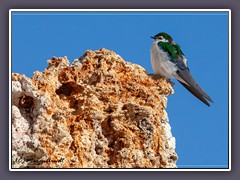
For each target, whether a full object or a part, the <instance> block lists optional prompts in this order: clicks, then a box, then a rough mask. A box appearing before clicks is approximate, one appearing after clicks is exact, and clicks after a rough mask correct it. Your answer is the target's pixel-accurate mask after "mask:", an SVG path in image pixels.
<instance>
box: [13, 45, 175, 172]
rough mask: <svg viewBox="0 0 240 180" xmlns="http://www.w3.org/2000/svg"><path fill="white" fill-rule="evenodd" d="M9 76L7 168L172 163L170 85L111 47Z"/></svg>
mask: <svg viewBox="0 0 240 180" xmlns="http://www.w3.org/2000/svg"><path fill="white" fill-rule="evenodd" d="M48 64H49V65H48V67H47V69H45V70H44V71H43V72H39V71H36V72H34V76H33V77H32V78H27V77H26V76H25V75H21V74H17V73H13V74H12V168H175V167H176V161H177V155H176V153H175V150H174V149H175V138H174V137H172V134H171V131H170V130H171V128H170V125H169V121H168V117H167V113H166V110H165V109H166V106H167V97H166V96H168V95H170V94H172V93H173V89H172V86H171V84H170V83H169V82H168V81H167V80H166V79H164V78H161V77H159V76H157V75H148V74H147V72H146V70H145V69H143V68H142V67H141V66H139V65H136V64H132V63H129V62H125V61H124V60H123V59H122V58H121V57H120V56H119V55H117V54H115V53H114V52H113V51H109V50H106V49H100V50H97V51H90V50H89V51H87V52H86V53H85V54H84V55H83V56H82V57H80V58H79V59H78V60H75V61H74V62H73V63H72V65H69V61H68V60H67V58H66V57H63V58H62V57H60V58H57V57H53V58H52V59H51V60H49V61H48Z"/></svg>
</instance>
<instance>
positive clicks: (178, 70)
mask: <svg viewBox="0 0 240 180" xmlns="http://www.w3.org/2000/svg"><path fill="white" fill-rule="evenodd" d="M151 38H152V39H153V43H152V45H151V48H150V54H151V64H152V68H153V71H154V72H155V73H156V74H158V75H160V76H163V77H165V78H167V79H169V80H170V79H171V78H176V79H177V80H178V81H179V82H180V83H181V84H182V85H183V86H184V87H185V88H186V89H187V90H188V91H189V92H191V93H192V94H193V95H194V96H195V97H197V98H198V99H199V100H200V101H202V102H203V103H204V104H206V105H207V106H210V103H209V102H211V103H213V100H212V99H211V98H210V96H209V95H208V94H207V93H206V92H205V91H204V90H203V89H202V88H201V87H200V86H199V85H198V84H197V82H196V81H195V80H194V78H193V76H192V75H191V74H190V70H189V67H188V65H187V59H186V57H185V55H184V53H183V51H182V50H181V48H180V46H179V45H178V44H176V43H175V42H174V40H173V39H172V37H171V36H170V35H169V34H167V33H165V32H161V33H158V34H156V35H155V36H153V37H152V36H151Z"/></svg>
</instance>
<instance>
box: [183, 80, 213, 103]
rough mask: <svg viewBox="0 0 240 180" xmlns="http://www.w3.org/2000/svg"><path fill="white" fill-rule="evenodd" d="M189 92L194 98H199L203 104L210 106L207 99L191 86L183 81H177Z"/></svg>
mask: <svg viewBox="0 0 240 180" xmlns="http://www.w3.org/2000/svg"><path fill="white" fill-rule="evenodd" d="M179 82H180V83H181V84H182V85H183V86H184V87H185V88H186V89H187V90H188V91H189V92H190V93H192V94H193V95H194V96H195V97H196V98H198V99H199V100H201V101H202V102H203V103H204V104H206V105H207V106H210V104H209V103H208V102H207V100H206V99H205V98H204V97H203V96H202V95H201V94H200V93H199V92H198V91H196V90H195V89H194V88H193V87H191V86H188V85H186V84H185V83H182V82H181V81H179Z"/></svg>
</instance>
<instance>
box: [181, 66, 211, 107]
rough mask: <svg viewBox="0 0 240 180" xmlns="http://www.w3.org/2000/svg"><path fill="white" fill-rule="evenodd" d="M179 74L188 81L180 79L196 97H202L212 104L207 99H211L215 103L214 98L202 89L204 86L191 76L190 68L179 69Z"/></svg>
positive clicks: (202, 99) (204, 101)
mask: <svg viewBox="0 0 240 180" xmlns="http://www.w3.org/2000/svg"><path fill="white" fill-rule="evenodd" d="M177 74H178V75H179V76H180V77H181V78H182V79H183V80H184V81H185V82H186V83H187V84H185V83H183V82H181V81H179V82H180V83H181V84H182V85H183V86H184V87H185V88H186V89H187V90H188V91H190V92H191V93H192V94H193V95H194V96H195V97H197V98H198V99H200V100H201V101H202V102H203V103H205V104H206V105H208V106H210V104H209V103H208V102H207V101H206V99H207V100H209V101H210V102H212V103H213V100H212V99H211V98H210V97H209V96H208V95H207V93H206V92H204V91H203V90H202V88H201V87H200V86H199V85H198V84H197V83H196V81H195V80H194V79H193V77H192V76H191V74H190V72H189V70H188V69H184V70H182V69H179V70H178V71H177Z"/></svg>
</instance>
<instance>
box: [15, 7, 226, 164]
mask: <svg viewBox="0 0 240 180" xmlns="http://www.w3.org/2000/svg"><path fill="white" fill-rule="evenodd" d="M159 32H167V33H169V34H170V35H171V36H172V37H173V39H174V40H175V42H176V43H178V44H179V45H181V48H182V50H183V52H184V54H185V55H186V57H187V59H188V66H189V68H190V70H191V73H192V75H193V76H194V78H195V79H196V81H197V82H198V83H199V85H200V86H201V87H202V88H203V89H204V90H205V91H206V92H207V93H208V94H209V95H210V96H211V97H212V99H213V101H214V103H213V104H212V105H211V107H207V106H206V105H205V104H203V103H202V102H201V101H199V100H198V99H196V98H195V97H194V96H193V95H192V94H190V93H189V92H188V91H187V90H186V89H185V88H184V87H182V85H181V84H180V83H178V82H177V81H176V80H173V82H175V83H176V84H175V85H174V90H175V93H174V94H173V95H172V96H169V98H168V100H169V101H168V107H167V112H168V116H169V120H170V124H171V127H172V134H173V136H174V137H176V152H177V154H178V156H179V160H178V162H177V165H178V167H180V168H218V167H225V168H226V167H227V166H228V13H227V12H144V13H143V12H135V13H133V12H124V13H121V12H109V13H106V12H105V13H104V12H101V13H90V12H84V13H83V12H82V13H80V12H72V13H70V12H58V13H49V12H14V13H13V15H12V72H17V73H22V74H25V75H27V76H28V77H32V75H33V72H34V71H36V70H39V71H43V70H44V69H45V68H46V67H47V60H48V59H50V58H51V57H52V56H57V57H60V56H67V57H68V59H69V60H70V62H72V61H73V60H74V59H75V58H78V57H80V56H81V55H82V54H83V53H84V52H85V51H86V50H87V49H91V50H97V49H99V48H102V47H104V48H106V49H110V50H113V51H115V52H116V53H117V54H119V55H120V56H121V57H122V58H123V59H125V60H126V61H129V62H132V63H136V64H139V65H141V66H143V67H144V68H145V69H147V71H148V73H154V72H153V70H152V67H151V63H150V46H151V44H152V39H151V38H150V36H154V35H156V34H157V33H159Z"/></svg>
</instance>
